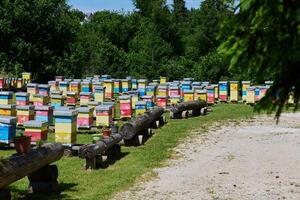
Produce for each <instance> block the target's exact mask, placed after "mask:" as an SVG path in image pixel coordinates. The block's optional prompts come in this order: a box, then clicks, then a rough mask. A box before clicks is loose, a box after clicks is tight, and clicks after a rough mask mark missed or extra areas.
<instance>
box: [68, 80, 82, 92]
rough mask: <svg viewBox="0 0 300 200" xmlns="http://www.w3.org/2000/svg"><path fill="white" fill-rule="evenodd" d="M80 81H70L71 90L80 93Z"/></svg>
mask: <svg viewBox="0 0 300 200" xmlns="http://www.w3.org/2000/svg"><path fill="white" fill-rule="evenodd" d="M80 90H81V89H80V83H79V82H75V81H73V82H70V85H69V91H70V92H77V93H79V92H80Z"/></svg>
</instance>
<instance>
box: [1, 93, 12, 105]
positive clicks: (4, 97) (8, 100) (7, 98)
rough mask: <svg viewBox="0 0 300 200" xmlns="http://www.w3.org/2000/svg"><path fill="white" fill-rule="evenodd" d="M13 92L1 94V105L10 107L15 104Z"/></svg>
mask: <svg viewBox="0 0 300 200" xmlns="http://www.w3.org/2000/svg"><path fill="white" fill-rule="evenodd" d="M13 94H14V93H13V92H0V104H2V105H10V104H12V103H13Z"/></svg>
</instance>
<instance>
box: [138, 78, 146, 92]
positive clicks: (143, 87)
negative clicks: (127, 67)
mask: <svg viewBox="0 0 300 200" xmlns="http://www.w3.org/2000/svg"><path fill="white" fill-rule="evenodd" d="M146 86H147V80H145V79H140V80H138V90H139V93H140V96H144V95H146Z"/></svg>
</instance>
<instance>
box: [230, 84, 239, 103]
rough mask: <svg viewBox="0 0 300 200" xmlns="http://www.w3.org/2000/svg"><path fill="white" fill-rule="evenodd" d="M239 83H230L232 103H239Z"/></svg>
mask: <svg viewBox="0 0 300 200" xmlns="http://www.w3.org/2000/svg"><path fill="white" fill-rule="evenodd" d="M238 87H239V84H238V81H230V101H231V102H238V100H239V89H238Z"/></svg>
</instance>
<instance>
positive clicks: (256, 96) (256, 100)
mask: <svg viewBox="0 0 300 200" xmlns="http://www.w3.org/2000/svg"><path fill="white" fill-rule="evenodd" d="M254 94H255V102H258V101H259V100H260V86H255V90H254Z"/></svg>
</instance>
